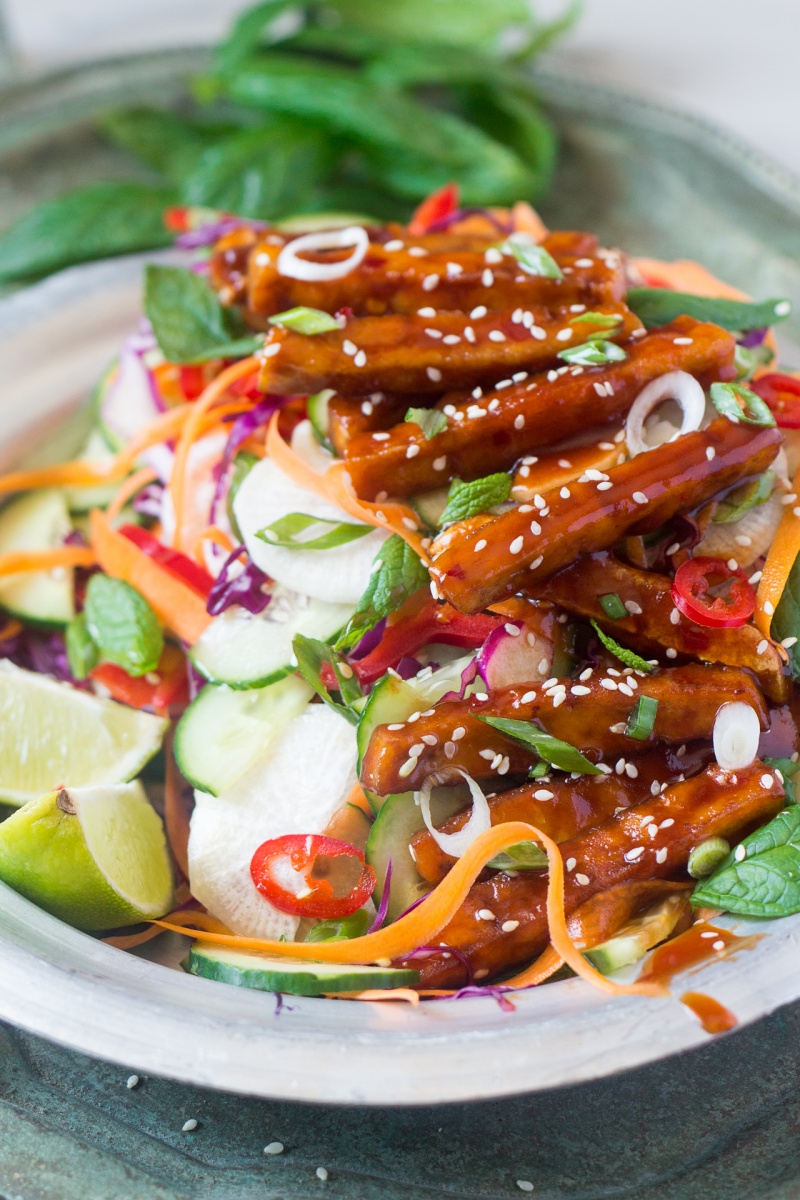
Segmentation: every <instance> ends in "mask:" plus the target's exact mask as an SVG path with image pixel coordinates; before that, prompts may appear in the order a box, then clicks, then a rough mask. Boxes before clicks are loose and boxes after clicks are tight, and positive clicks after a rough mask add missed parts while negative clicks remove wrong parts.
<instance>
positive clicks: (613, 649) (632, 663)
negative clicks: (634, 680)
mask: <svg viewBox="0 0 800 1200" xmlns="http://www.w3.org/2000/svg"><path fill="white" fill-rule="evenodd" d="M625 615H626V616H627V615H628V614H627V611H626V613H625ZM590 625H591V626H592V629H593V630H594V631H595V633H596V634H597V636H598V637H599V638H600V641H601V642H602V643H603V645H604V646H605V648H606V650H608V651H609V652H610V653H611V654H613V655H614V657H615V658H618V659H619V661H620V662H624V663H625V666H626V667H633V669H634V671H643V672H644V673H645V674H647V675H649V674H650V673H651V672H652V671H654V670H655V667H653V666H651V664H650V663H649V662H647V660H646V659H644V658H640V657H639V655H638V654H635V653H634V651H633V650H628V649H627V648H626V647H625V646H620V644H619V642H615V641H614V639H613V638H612V637H609V636H608V634H607V633H603V631H602V629H601V628H600V626H599V625H598V624H597V621H590Z"/></svg>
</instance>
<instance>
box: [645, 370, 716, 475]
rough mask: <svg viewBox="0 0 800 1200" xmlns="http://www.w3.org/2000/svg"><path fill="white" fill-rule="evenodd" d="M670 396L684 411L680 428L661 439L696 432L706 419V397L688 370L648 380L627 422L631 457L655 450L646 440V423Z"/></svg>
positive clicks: (660, 439) (667, 439)
mask: <svg viewBox="0 0 800 1200" xmlns="http://www.w3.org/2000/svg"><path fill="white" fill-rule="evenodd" d="M667 400H674V401H675V403H676V404H677V405H678V406H679V407H680V409H681V412H682V414H683V419H682V421H681V426H680V429H676V430H675V431H674V433H673V434H672V437H671V438H664V437H662V436H661V434H659V441H660V442H663V441H669V440H673V439H674V438H675V437H681V436H682V435H683V434H685V433H693V432H694V431H695V430H696V429H699V428H700V426H701V425H702V423H703V418H704V416H705V411H706V398H705V394H704V392H703V389H702V388H701V386H700V384H699V383H698V382H697V380H696V379H695V378H694V376H692V375H689V374H688V373H687V372H686V371H670V372H669V374H667V375H661V376H660V378H658V379H653V380H652V381H651V382H650V383H648V385H647V387H646V388H644V389H643V390H642V391H641V392H640V393H639V395H638V396H637V397H636V399H635V400H634V402H633V405H632V407H631V410H630V412H629V413H628V419H627V421H626V423H625V441H626V442H627V445H628V452H629V453H630V455H631V457H634V456H635V455H637V454H643V453H644V452H645V451H646V450H652V449H653V448H654V445H653V443H652V442H647V441H645V437H644V423H645V421H646V420H647V418H648V417H649V416H650V415H651V413H654V412H655V411H656V409H657V408H658V407H659V406H660V405H661V404H663V403H664V402H665V401H667Z"/></svg>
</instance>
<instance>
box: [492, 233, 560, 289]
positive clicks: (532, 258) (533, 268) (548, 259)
mask: <svg viewBox="0 0 800 1200" xmlns="http://www.w3.org/2000/svg"><path fill="white" fill-rule="evenodd" d="M498 249H499V250H500V252H501V253H502V254H513V256H514V258H515V259H516V260H517V262H518V263H519V265H520V266H521V267H522V269H523V271H527V272H528V274H529V275H541V276H543V277H544V278H545V279H563V278H564V273H563V271H562V270H561V267H560V266H559V265H558V263H557V262H556V260H555V259H554V258H553V256H552V254H549V253H548V252H547V250H545V248H544V246H540V245H539V243H538V242H537V241H536V240H535V239H534V238H533V237H531V235H530V234H529V233H512V234H511V236H510V237H507V238H506V240H505V241H504V242H502V243H501V245H500V246H498Z"/></svg>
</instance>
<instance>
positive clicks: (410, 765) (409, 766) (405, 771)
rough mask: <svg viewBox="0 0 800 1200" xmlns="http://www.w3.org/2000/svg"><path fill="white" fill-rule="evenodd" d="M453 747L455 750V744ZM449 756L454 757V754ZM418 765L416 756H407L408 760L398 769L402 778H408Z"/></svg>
mask: <svg viewBox="0 0 800 1200" xmlns="http://www.w3.org/2000/svg"><path fill="white" fill-rule="evenodd" d="M450 744H451V743H450V742H448V743H447V745H450ZM453 749H454V750H455V746H453ZM446 753H447V746H445V754H446ZM448 757H452V756H448ZM416 767H417V760H416V759H415V758H407V759H406V761H405V762H404V763H403V765H402V767H400V769H399V770H398V772H397V774H398V775H399V776H400V778H401V779H407V778H408V776H409V775H410V774H411V772H412V771H414V770H416Z"/></svg>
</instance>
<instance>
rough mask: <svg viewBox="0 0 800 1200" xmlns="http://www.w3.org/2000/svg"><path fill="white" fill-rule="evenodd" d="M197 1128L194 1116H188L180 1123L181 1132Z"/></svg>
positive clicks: (190, 1131) (192, 1130) (188, 1131)
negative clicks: (187, 1118) (186, 1119)
mask: <svg viewBox="0 0 800 1200" xmlns="http://www.w3.org/2000/svg"><path fill="white" fill-rule="evenodd" d="M195 1129H197V1121H195V1119H194V1117H190V1118H189V1120H188V1121H184V1122H183V1125H181V1133H193V1132H194V1130H195Z"/></svg>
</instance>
